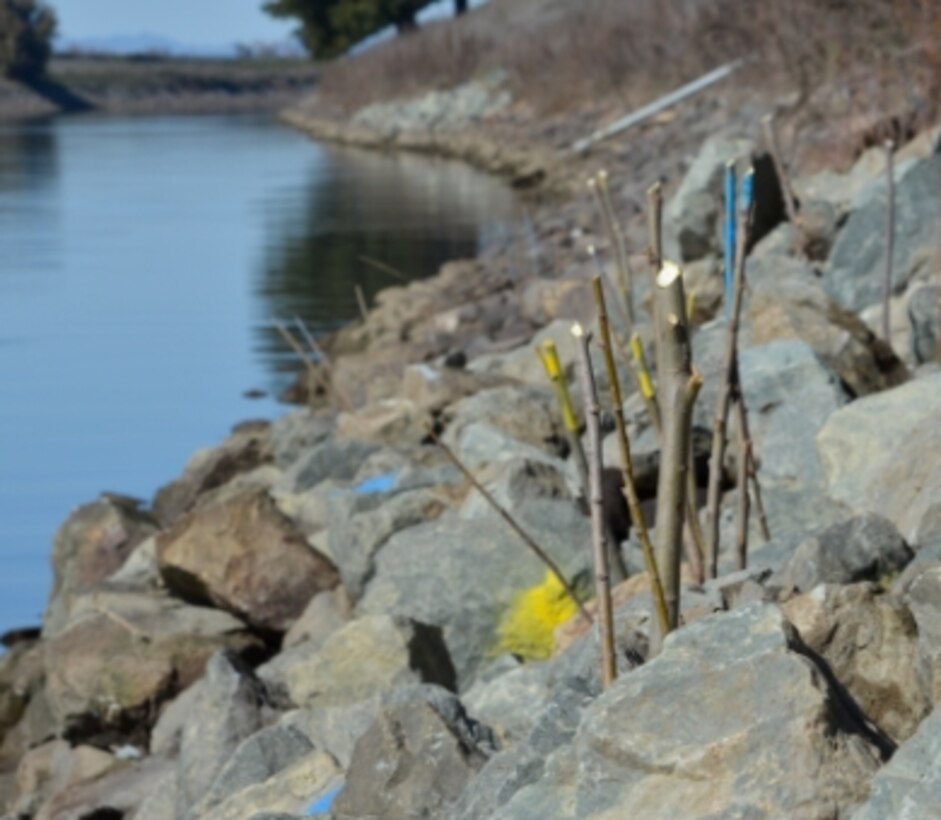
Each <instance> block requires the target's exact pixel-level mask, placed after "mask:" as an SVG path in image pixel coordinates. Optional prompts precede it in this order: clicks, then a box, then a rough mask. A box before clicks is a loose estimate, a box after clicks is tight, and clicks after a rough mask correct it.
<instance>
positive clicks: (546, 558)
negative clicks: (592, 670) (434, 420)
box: [425, 423, 594, 624]
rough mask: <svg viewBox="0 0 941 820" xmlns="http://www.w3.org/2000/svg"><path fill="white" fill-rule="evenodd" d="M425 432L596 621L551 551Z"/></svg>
mask: <svg viewBox="0 0 941 820" xmlns="http://www.w3.org/2000/svg"><path fill="white" fill-rule="evenodd" d="M425 432H426V433H427V435H428V438H430V439H431V440H432V441H433V442H434V443H435V444H437V445H438V447H440V448H441V452H443V453H444V454H445V456H447V458H448V461H450V462H451V463H452V464H453V465H454V466H455V467H457V469H458V470H459V471H460V473H461V475H463V476H464V478H466V479H467V480H468V481H469V482H470V483H471V486H472V487H473V488H474V489H475V490H477V492H479V493H480V495H481V497H482V498H483V499H484V501H486V502H487V504H489V505H490V507H491V508H492V509H493V510H494V512H496V513H497V515H499V516H500V517H501V518H502V519H503V520H504V521H505V522H506V524H507V526H509V528H510V529H511V530H513V532H515V533H516V534H517V535H518V536H519V538H520V540H521V541H522V542H523V543H524V544H525V545H526V546H527V547H528V548H529V549H530V551H531V552H532V553H533V554H534V555H535V556H536V557H537V558H538V559H539V560H540V561H542V563H543V564H545V565H546V567H547V568H548V570H549V572H551V573H552V574H553V575H554V576H555V577H556V580H557V581H558V582H559V583H560V584H561V585H562V588H563V589H564V590H565V591H566V593H567V594H568V596H569V597H570V598H571V599H572V601H573V602H574V603H575V606H577V607H578V611H579V613H581V616H582V617H583V618H584V619H585V620H586V621H587V622H588V623H589V624H592V623H594V620H593V619H592V617H591V615H590V614H589V612H588V610H587V609H585V605H584V604H583V603H582V602H581V599H580V598H579V597H578V595H577V594H576V593H575V590H574V589H573V588H572V585H571V584H570V583H569V582H568V579H567V578H566V577H565V575H564V574H563V572H562V570H561V569H559V565H558V564H556V562H555V561H553V560H552V557H551V556H550V555H549V553H547V552H546V551H545V550H544V549H543V548H542V547H540V546H539V544H537V543H536V541H535V540H534V539H533V537H532V536H531V535H530V534H529V533H528V532H526V530H524V529H523V528H522V527H521V526H520V525H519V524H518V523H517V521H516V519H515V518H514V517H513V516H512V515H510V513H509V512H508V511H507V510H506V508H505V507H503V505H501V504H500V502H499V501H497V500H496V499H495V498H494V497H493V496H492V495H491V494H490V492H489V491H488V490H487V488H486V487H484V485H483V484H481V483H480V482H479V481H478V480H477V477H476V476H475V475H474V474H473V473H472V472H471V471H470V470H469V469H468V468H467V467H466V466H465V464H464V462H463V461H461V460H460V459H459V458H458V457H457V454H456V453H455V452H454V451H453V450H452V449H451V448H450V447H448V445H447V444H445V443H444V442H443V441H442V440H441V439H440V438H439V437H438V434H437V433H435V430H434V427H432V426H431V425H430V424H427V423H426V424H425Z"/></svg>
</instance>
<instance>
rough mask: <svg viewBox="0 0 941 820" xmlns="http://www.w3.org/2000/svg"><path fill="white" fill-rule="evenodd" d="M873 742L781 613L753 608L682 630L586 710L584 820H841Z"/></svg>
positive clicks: (863, 784) (871, 764) (578, 749)
mask: <svg viewBox="0 0 941 820" xmlns="http://www.w3.org/2000/svg"><path fill="white" fill-rule="evenodd" d="M769 692H773V693H774V697H773V698H769ZM693 702H695V703H697V704H698V705H699V706H698V709H697V719H695V720H680V721H676V720H673V721H667V722H666V723H665V722H664V715H669V714H671V713H672V712H673V710H674V709H675V708H676V705H677V704H685V703H693ZM874 740H875V737H874V735H873V734H872V732H871V731H870V730H869V729H868V727H867V726H866V724H865V723H864V722H863V721H862V720H861V719H860V718H859V717H858V715H857V714H856V713H854V711H853V707H852V704H851V703H850V702H849V701H848V700H847V699H845V696H843V695H842V694H841V693H839V692H837V691H836V690H835V689H833V688H832V687H831V685H830V684H829V683H828V681H827V677H826V676H825V675H824V674H822V673H821V670H820V668H819V667H818V666H817V664H816V663H815V662H814V661H813V660H811V659H810V658H808V657H807V656H806V654H804V649H803V647H802V645H801V644H800V641H799V639H798V638H797V636H796V633H795V632H794V630H793V628H792V627H791V626H790V625H789V624H788V623H787V621H785V620H784V618H783V616H782V614H781V612H780V610H778V609H777V608H776V607H774V606H768V605H758V604H756V605H752V606H749V607H746V608H744V609H739V610H736V611H734V612H730V613H726V614H721V615H716V616H713V617H712V618H707V619H706V620H704V621H701V622H699V623H697V624H693V625H692V626H689V627H686V628H684V629H682V630H680V631H679V632H675V633H673V634H672V635H671V636H670V637H669V638H668V639H667V641H666V643H665V646H664V649H663V652H662V653H661V654H660V655H659V656H658V657H657V658H656V659H655V660H654V661H652V662H649V663H648V664H646V665H645V666H643V667H641V668H640V669H638V670H636V671H634V672H632V673H631V674H629V675H626V676H624V677H622V678H619V679H618V681H617V682H616V683H615V684H614V685H613V686H612V687H611V688H610V689H608V690H607V691H606V692H605V693H604V694H603V695H602V696H601V697H600V698H598V700H596V701H595V702H594V703H593V704H592V705H591V706H589V708H588V709H587V710H586V712H585V714H584V716H583V719H582V721H581V725H580V726H579V729H578V734H577V736H576V739H575V756H576V761H575V762H576V768H575V769H574V775H575V790H576V812H575V816H577V817H614V816H620V817H631V816H636V817H650V818H657V817H663V818H673V817H694V816H704V815H708V816H717V817H718V816H726V817H728V816H737V817H759V816H770V815H780V816H790V817H794V816H799V817H820V818H823V817H833V816H835V815H837V816H838V815H839V813H843V812H845V811H846V810H847V809H848V808H849V807H850V806H852V805H854V804H855V803H858V802H859V801H860V800H862V799H864V798H865V797H866V794H867V791H868V781H869V778H870V777H871V776H872V774H873V772H875V770H876V769H877V768H878V765H879V758H880V754H879V749H878V747H877V745H876V743H875V742H874ZM523 796H524V795H523V794H520V795H517V798H522V797H523ZM512 806H513V804H512V803H511V804H510V805H508V806H507V807H506V808H507V810H506V811H505V812H504V813H502V814H501V815H500V816H505V817H511V816H514V815H513V814H512V813H511V812H510V811H509V810H510V809H511V808H512ZM555 816H570V815H565V814H556V815H555Z"/></svg>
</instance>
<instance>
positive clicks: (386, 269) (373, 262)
mask: <svg viewBox="0 0 941 820" xmlns="http://www.w3.org/2000/svg"><path fill="white" fill-rule="evenodd" d="M356 258H357V259H359V261H360V262H362V263H363V264H364V265H369V267H371V268H375V269H376V270H378V271H382V272H383V273H387V274H388V275H389V276H392V277H394V278H396V279H398V280H400V281H402V282H411V281H412V279H411V277H409V276H406V275H405V274H404V273H402V271H400V270H399V269H398V268H393V267H392V265H387V264H386V263H385V262H380V261H379V260H378V259H372V258H371V257H369V256H363V255H362V254H360V255H359V256H358V257H356Z"/></svg>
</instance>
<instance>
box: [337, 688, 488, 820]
mask: <svg viewBox="0 0 941 820" xmlns="http://www.w3.org/2000/svg"><path fill="white" fill-rule="evenodd" d="M443 706H444V708H443ZM492 753H493V745H492V738H491V737H490V735H489V732H487V730H486V729H484V728H483V727H481V726H479V725H478V724H476V723H475V722H474V721H471V720H469V719H468V718H467V716H466V715H465V714H464V711H463V708H462V707H461V705H460V702H459V701H457V699H456V698H453V699H450V700H445V699H443V698H442V699H438V700H437V702H435V701H429V700H426V699H425V698H415V699H412V700H409V701H406V702H404V703H400V704H397V705H395V706H391V707H389V708H386V709H384V710H383V711H382V712H380V713H379V715H378V717H377V718H376V721H375V722H374V723H373V724H372V726H371V727H370V728H369V730H368V731H367V732H366V734H364V735H363V736H362V738H360V740H359V742H358V743H357V744H356V749H355V751H354V753H353V760H352V763H351V764H350V769H349V772H348V773H347V777H346V785H345V786H344V788H343V791H342V792H341V793H340V796H339V797H338V798H337V799H336V802H335V804H334V814H335V816H336V817H337V820H353V818H362V817H440V816H442V814H443V813H444V811H445V810H446V809H447V808H448V807H449V806H450V805H451V804H452V803H454V801H455V800H457V798H458V797H459V796H460V795H461V793H462V792H463V791H464V789H465V787H466V786H467V784H468V782H469V781H470V780H471V779H472V778H473V777H474V775H475V774H476V773H477V772H478V771H479V770H480V769H481V768H482V767H483V765H484V763H485V762H486V760H487V758H488V757H489V756H490V755H491V754H492Z"/></svg>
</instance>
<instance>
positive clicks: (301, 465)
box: [283, 438, 379, 493]
mask: <svg viewBox="0 0 941 820" xmlns="http://www.w3.org/2000/svg"><path fill="white" fill-rule="evenodd" d="M378 449H379V445H378V444H376V443H374V442H367V441H357V440H356V439H337V438H329V439H326V440H325V441H322V442H321V443H320V444H316V445H314V446H313V447H311V448H310V449H307V450H304V451H303V452H302V453H301V454H300V455H299V456H298V457H297V459H296V460H295V461H294V462H293V463H292V464H291V467H290V468H289V469H288V470H287V472H286V473H285V476H284V482H283V483H284V485H285V486H286V487H287V488H289V489H290V490H291V491H292V492H295V493H299V492H303V491H304V490H309V489H310V488H311V487H316V486H317V485H318V484H319V483H320V482H321V481H326V480H327V479H328V478H332V479H334V480H335V481H349V480H351V479H352V478H353V476H355V475H356V472H357V470H359V468H360V467H361V466H362V464H363V462H364V461H365V460H366V459H367V458H369V456H370V455H372V454H373V453H374V452H376V450H378Z"/></svg>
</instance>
